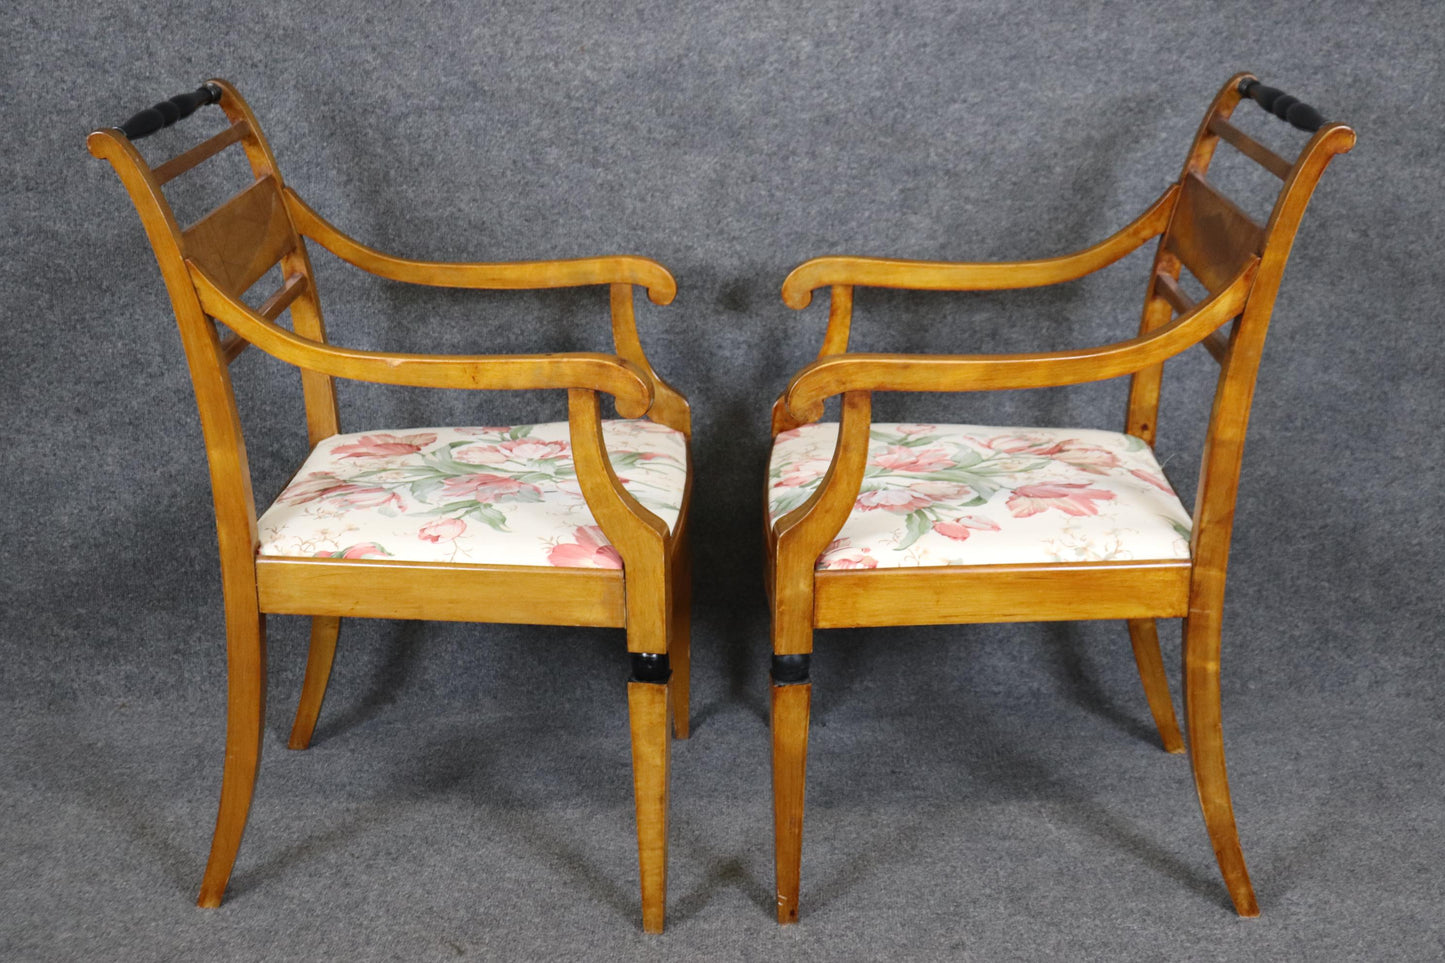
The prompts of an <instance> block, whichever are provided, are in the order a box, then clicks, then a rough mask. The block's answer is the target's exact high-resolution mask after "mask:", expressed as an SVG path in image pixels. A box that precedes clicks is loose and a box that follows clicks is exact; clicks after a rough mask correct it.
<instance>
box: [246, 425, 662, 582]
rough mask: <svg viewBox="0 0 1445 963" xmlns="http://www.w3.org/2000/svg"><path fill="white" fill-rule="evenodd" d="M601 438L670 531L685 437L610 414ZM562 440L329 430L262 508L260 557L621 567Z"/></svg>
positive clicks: (517, 430)
mask: <svg viewBox="0 0 1445 963" xmlns="http://www.w3.org/2000/svg"><path fill="white" fill-rule="evenodd" d="M602 437H603V440H604V442H605V443H606V446H607V453H608V457H609V459H610V460H611V462H612V467H613V469H614V470H615V471H616V472H617V475H618V476H619V478H620V480H621V481H622V485H623V487H625V488H626V489H627V490H628V491H629V492H630V493H631V494H632V495H633V497H635V498H636V499H637V500H638V501H639V502H641V503H642V505H643V506H644V507H646V508H647V509H648V510H650V511H652V512H654V513H655V514H656V515H657V516H658V517H660V518H661V519H662V520H663V521H664V522H666V523H667V526H668V528H669V530H671V529H673V528H674V527H675V526H676V524H677V517H678V512H679V510H680V507H681V505H682V493H683V487H684V483H685V482H686V480H687V443H686V440H685V439H684V438H683V436H682V435H681V434H680V433H678V432H676V431H673V430H672V429H671V428H666V427H664V426H662V425H656V424H653V423H652V422H650V421H607V422H603V425H602ZM568 438H569V435H568V429H567V424H566V422H555V423H550V424H540V425H518V426H508V427H485V428H418V429H408V430H406V431H396V432H365V433H358V434H349V435H334V436H332V437H331V438H327V439H325V440H324V441H322V442H321V443H320V444H319V445H317V446H316V449H315V451H313V452H312V453H311V455H310V457H308V458H307V459H306V462H305V463H304V464H303V465H302V466H301V470H300V472H298V473H297V475H296V477H295V478H294V479H293V480H292V481H291V484H290V485H288V486H287V487H286V489H285V490H284V491H283V492H282V493H281V494H280V495H279V496H278V497H277V499H276V501H275V503H274V504H273V505H272V506H271V507H270V508H269V509H267V510H266V512H265V514H263V515H262V516H261V518H260V521H259V526H258V527H259V529H260V539H261V547H260V554H262V555H286V556H323V557H329V558H395V559H403V560H407V561H418V562H465V563H470V564H488V565H542V566H562V567H567V568H579V567H580V568H620V567H621V565H622V560H621V557H620V556H619V555H618V554H617V550H616V549H615V548H613V547H612V546H611V545H610V544H608V542H607V539H606V537H605V536H604V535H603V534H602V530H601V529H600V528H598V527H597V522H596V520H595V519H594V518H593V517H592V513H591V512H590V511H589V510H588V508H587V503H586V501H585V500H584V499H583V497H582V490H581V489H580V488H579V487H578V485H577V478H576V474H577V472H576V467H575V466H574V464H573V462H572V451H571V445H570V444H569V442H568Z"/></svg>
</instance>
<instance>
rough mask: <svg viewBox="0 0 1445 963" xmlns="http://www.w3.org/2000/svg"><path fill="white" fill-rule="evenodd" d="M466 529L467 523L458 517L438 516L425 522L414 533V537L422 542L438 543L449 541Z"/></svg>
mask: <svg viewBox="0 0 1445 963" xmlns="http://www.w3.org/2000/svg"><path fill="white" fill-rule="evenodd" d="M466 530H467V523H466V522H464V521H462V520H461V519H460V518H438V519H437V520H436V521H434V522H427V523H426V524H425V525H423V526H422V527H421V531H419V532H417V533H416V537H417V538H419V539H421V540H422V541H424V542H435V543H440V542H442V541H451V540H453V539H455V538H457V537H459V536H460V535H461V534H462V532H465V531H466Z"/></svg>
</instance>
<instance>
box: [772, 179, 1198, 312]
mask: <svg viewBox="0 0 1445 963" xmlns="http://www.w3.org/2000/svg"><path fill="white" fill-rule="evenodd" d="M1178 195H1179V187H1178V185H1177V184H1175V185H1170V187H1169V189H1168V190H1167V191H1165V192H1164V194H1163V195H1162V196H1161V197H1160V198H1159V199H1158V200H1157V201H1155V202H1154V203H1153V204H1151V205H1150V206H1149V209H1148V210H1147V211H1145V212H1144V213H1143V214H1141V215H1139V217H1138V218H1136V219H1135V220H1134V222H1133V223H1131V224H1130V225H1129V226H1128V227H1125V228H1123V229H1122V230H1120V231H1117V232H1115V233H1114V234H1113V235H1111V236H1110V237H1109V238H1107V239H1106V240H1103V241H1100V242H1099V243H1098V244H1095V245H1094V246H1093V247H1088V248H1085V249H1084V250H1082V251H1076V252H1074V253H1073V254H1065V255H1062V256H1060V257H1051V258H1045V259H1043V260H1039V261H993V262H952V261H907V260H901V259H898V258H872V257H848V256H843V255H830V256H828V257H818V258H813V259H812V260H811V261H805V262H804V263H802V264H800V265H798V266H797V267H796V268H794V269H793V272H792V273H791V274H789V275H788V277H787V279H786V280H784V281H783V303H785V304H786V305H787V306H788V307H790V308H798V309H801V308H806V307H807V306H808V305H809V304H810V303H811V302H812V300H813V292H814V291H815V290H817V289H818V288H823V287H831V286H833V285H857V286H862V287H876V288H908V289H911V290H915V291H997V290H1003V289H1007V288H1034V287H1042V286H1044V285H1047V284H1058V283H1060V282H1063V281H1073V280H1075V279H1077V278H1081V277H1083V276H1084V275H1086V274H1092V273H1093V272H1095V271H1097V270H1099V269H1101V268H1105V267H1108V266H1109V265H1110V264H1113V263H1114V262H1115V261H1117V260H1119V259H1120V258H1122V257H1123V256H1124V255H1126V254H1128V253H1130V252H1131V251H1133V250H1135V249H1136V248H1138V247H1139V246H1140V245H1141V244H1143V243H1144V242H1145V241H1147V240H1149V239H1150V238H1151V237H1158V236H1159V235H1160V234H1162V233H1164V229H1165V228H1166V227H1167V226H1168V225H1169V217H1170V215H1171V214H1173V212H1174V202H1175V199H1176V198H1177V197H1178Z"/></svg>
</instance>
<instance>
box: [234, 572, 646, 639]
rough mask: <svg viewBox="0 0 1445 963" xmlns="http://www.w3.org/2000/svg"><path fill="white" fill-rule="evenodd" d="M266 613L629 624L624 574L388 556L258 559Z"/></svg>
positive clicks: (512, 622)
mask: <svg viewBox="0 0 1445 963" xmlns="http://www.w3.org/2000/svg"><path fill="white" fill-rule="evenodd" d="M256 585H257V591H258V593H259V597H260V600H261V607H262V608H264V609H265V610H266V611H267V612H271V613H273V614H276V615H333V616H338V617H341V618H364V619H427V620H428V621H437V622H505V623H511V624H520V625H601V626H610V627H613V628H622V627H624V626H625V625H626V624H627V620H626V604H625V594H626V592H625V588H624V586H623V573H622V572H621V571H619V570H617V569H604V568H597V569H593V568H564V569H552V568H543V567H541V566H537V567H518V566H511V565H462V564H455V563H441V562H435V563H429V562H401V561H396V560H395V559H385V558H358V559H339V558H284V557H281V556H272V555H263V556H261V557H260V558H258V559H256Z"/></svg>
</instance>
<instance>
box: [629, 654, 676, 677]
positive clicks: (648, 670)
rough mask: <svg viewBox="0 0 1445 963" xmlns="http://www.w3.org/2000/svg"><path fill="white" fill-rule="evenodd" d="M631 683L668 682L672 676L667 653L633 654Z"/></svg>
mask: <svg viewBox="0 0 1445 963" xmlns="http://www.w3.org/2000/svg"><path fill="white" fill-rule="evenodd" d="M631 655H632V678H631V679H630V680H629V681H631V682H666V681H667V680H668V679H669V678H670V677H671V676H672V666H671V665H670V664H668V661H667V653H665V652H633V653H631Z"/></svg>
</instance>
